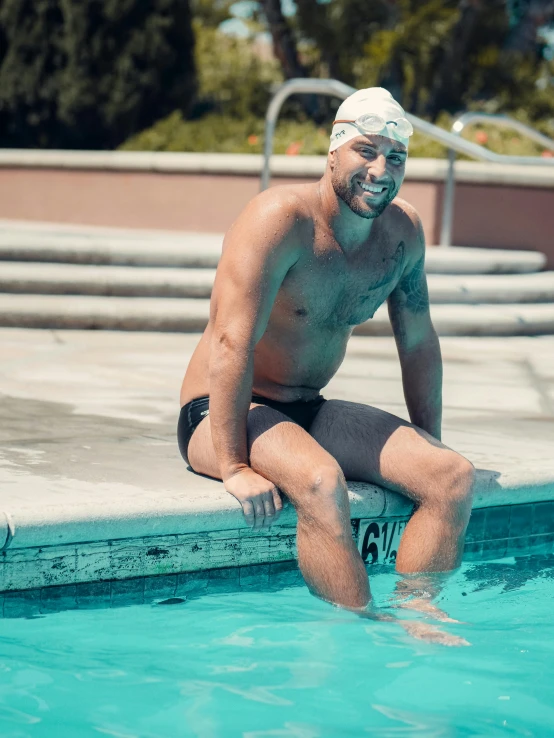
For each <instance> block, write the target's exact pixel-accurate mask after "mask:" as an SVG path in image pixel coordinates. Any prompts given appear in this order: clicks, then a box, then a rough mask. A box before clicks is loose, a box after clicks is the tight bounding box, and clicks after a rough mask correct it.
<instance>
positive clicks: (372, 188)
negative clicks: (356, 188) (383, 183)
mask: <svg viewBox="0 0 554 738" xmlns="http://www.w3.org/2000/svg"><path fill="white" fill-rule="evenodd" d="M360 187H361V188H362V190H365V191H366V192H374V193H375V194H377V195H378V194H379V193H381V192H384V191H385V188H384V187H376V186H375V185H368V184H364V183H363V182H360Z"/></svg>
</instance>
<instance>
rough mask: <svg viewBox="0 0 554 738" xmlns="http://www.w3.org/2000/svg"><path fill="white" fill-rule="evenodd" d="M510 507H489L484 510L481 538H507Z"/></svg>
mask: <svg viewBox="0 0 554 738" xmlns="http://www.w3.org/2000/svg"><path fill="white" fill-rule="evenodd" d="M510 517H511V508H510V507H489V508H487V510H486V512H485V537H484V539H483V540H491V539H493V540H494V539H499V538H507V537H508V536H509V535H510Z"/></svg>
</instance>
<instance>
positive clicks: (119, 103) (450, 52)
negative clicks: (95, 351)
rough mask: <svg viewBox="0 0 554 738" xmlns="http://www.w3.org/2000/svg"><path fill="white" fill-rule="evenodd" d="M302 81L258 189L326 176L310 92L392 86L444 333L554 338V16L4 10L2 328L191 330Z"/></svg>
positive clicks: (157, 2) (323, 6) (325, 120)
mask: <svg viewBox="0 0 554 738" xmlns="http://www.w3.org/2000/svg"><path fill="white" fill-rule="evenodd" d="M302 78H304V79H306V78H309V86H310V87H311V88H312V89H310V90H309V91H308V92H306V91H305V92H304V93H303V94H294V95H291V96H289V97H288V98H287V99H286V101H285V103H284V105H283V107H282V109H281V110H280V113H279V116H278V119H277V126H276V130H275V136H274V139H273V152H274V154H275V155H274V156H273V157H272V159H271V171H270V174H271V176H270V177H268V183H269V185H270V186H273V185H275V184H298V183H302V182H304V183H306V182H316V181H317V180H318V179H319V178H320V176H321V175H322V173H323V171H324V169H325V166H326V154H327V150H328V144H329V134H330V131H331V123H332V120H333V118H334V117H335V111H336V109H337V107H338V105H339V104H340V102H341V100H340V99H339V98H338V97H336V98H335V97H332V96H330V95H323V94H315V93H314V92H313V86H314V84H316V85H317V80H319V81H321V80H330V79H331V80H338V81H339V82H340V83H342V84H343V86H347V85H348V86H350V88H360V87H367V86H372V85H381V86H383V87H386V88H388V89H389V90H390V91H391V92H392V93H393V94H394V96H395V97H396V98H397V99H398V100H399V101H400V102H401V103H402V105H403V106H404V108H405V109H406V110H407V111H408V112H409V113H411V114H413V115H415V116H417V120H416V119H414V123H415V127H416V132H415V134H414V136H413V138H412V140H411V142H410V157H409V159H408V163H407V167H406V177H405V180H404V183H403V185H402V189H401V191H400V195H401V196H402V197H404V198H405V199H406V200H407V201H408V202H410V203H411V204H412V205H413V206H414V207H415V208H416V209H417V211H418V212H419V214H420V217H421V220H422V224H423V229H424V231H425V236H426V240H427V244H428V245H429V246H430V247H433V246H441V247H449V248H429V249H428V256H427V262H426V264H427V272H428V275H429V280H430V281H429V285H430V294H431V302H432V309H433V320H434V322H435V325H436V326H437V329H438V330H439V332H440V333H441V334H442V335H463V336H482V335H487V336H494V335H496V336H498V335H502V336H520V335H533V336H535V335H543V334H554V239H553V238H552V234H553V233H554V0H239V1H238V2H236V1H235V0H0V325H4V326H17V327H25V326H27V327H44V328H59V327H72V328H114V329H126V330H176V331H198V330H202V329H203V327H204V326H205V325H206V321H207V319H208V314H209V297H210V294H211V288H212V283H213V278H214V268H215V267H216V265H217V263H218V259H219V255H220V252H221V244H222V241H223V237H224V233H225V231H226V230H227V229H228V228H229V226H230V225H231V223H232V222H233V221H234V220H235V218H236V217H237V215H238V214H239V212H240V211H241V210H242V208H243V207H244V206H245V205H246V203H247V202H248V201H249V200H250V199H251V198H252V197H254V196H255V195H256V194H257V193H258V192H259V191H260V188H261V187H263V186H264V185H265V180H264V178H263V177H262V176H261V175H262V172H263V171H264V168H263V158H262V155H261V154H262V152H263V149H264V138H265V135H264V133H265V128H264V119H265V116H266V112H267V110H268V105H269V103H270V101H271V100H272V98H273V96H274V95H275V94H276V91H277V90H279V89H280V88H282V86H283V84H285V83H287V81H289V80H293V79H301V80H302ZM295 84H296V83H295ZM304 84H305V86H306V85H307V83H304ZM321 84H326V83H323V82H321ZM339 86H340V85H339ZM350 88H349V89H350ZM345 89H346V88H345ZM342 92H344V90H343V91H342ZM333 94H337V95H340V94H342V93H341V91H340V90H338V89H337V86H336V85H335V87H334V89H333ZM345 94H348V92H346V93H345ZM471 111H474V112H479V113H480V114H484V115H482V116H481V118H480V119H479V120H473V121H470V122H469V123H468V124H467V125H463V126H462V125H461V124H460V122H459V116H460V115H462V114H463V115H466V114H468V112H469V113H471ZM498 114H502V115H503V116H510V118H511V121H510V125H509V126H508V127H506V125H505V123H506V120H505V118H504V119H503V120H497V119H496V120H493V119H492V118H491V116H493V115H498ZM434 126H435V127H434ZM456 126H457V127H456ZM514 126H515V127H514ZM518 126H519V127H518ZM425 131H427V133H425ZM452 131H453V133H452ZM429 134H430V135H429ZM460 136H461V138H460ZM464 139H465V140H464ZM268 140H269V137H268ZM446 146H448V147H450V148H446ZM506 157H512V158H506ZM265 171H267V170H265ZM154 298H155V299H154ZM173 298H180V299H179V300H175V299H173ZM359 331H360V332H362V333H366V334H372V335H387V334H388V333H389V332H390V326H389V322H388V318H387V316H386V311H385V310H384V308H383V310H382V311H381V312H379V313H378V314H377V315H376V317H375V318H374V319H373V320H372V321H368V323H367V324H364V326H362V327H360V328H359Z"/></svg>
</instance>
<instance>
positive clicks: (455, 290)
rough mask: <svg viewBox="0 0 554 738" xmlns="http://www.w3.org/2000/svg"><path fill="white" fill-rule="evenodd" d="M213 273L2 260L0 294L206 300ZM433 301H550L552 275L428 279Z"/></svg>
mask: <svg viewBox="0 0 554 738" xmlns="http://www.w3.org/2000/svg"><path fill="white" fill-rule="evenodd" d="M214 276H215V271H214V270H213V269H188V268H184V269H171V268H167V267H165V268H164V267H143V268H141V269H138V268H137V267H121V266H98V265H92V264H85V265H83V264H48V263H40V262H39V263H37V262H3V263H1V264H0V292H10V293H28V294H68V295H105V296H120V297H125V296H133V297H179V298H182V297H194V298H208V297H209V296H210V294H211V290H212V284H213V280H214ZM428 282H429V292H430V296H431V301H432V302H434V303H458V304H480V303H488V304H502V303H508V304H509V303H514V304H515V303H532V302H534V303H538V302H554V272H535V273H530V274H492V275H466V276H461V275H460V276H458V275H444V274H430V275H429V277H428Z"/></svg>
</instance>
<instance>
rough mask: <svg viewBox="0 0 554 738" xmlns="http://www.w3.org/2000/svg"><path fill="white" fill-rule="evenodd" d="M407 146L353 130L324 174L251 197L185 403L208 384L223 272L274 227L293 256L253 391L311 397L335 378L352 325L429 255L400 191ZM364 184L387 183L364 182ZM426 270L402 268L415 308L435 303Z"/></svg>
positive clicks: (258, 348)
mask: <svg viewBox="0 0 554 738" xmlns="http://www.w3.org/2000/svg"><path fill="white" fill-rule="evenodd" d="M375 141H377V142H378V143H379V144H380V146H373V145H372V143H374V142H375ZM402 148H403V147H402V146H401V145H399V144H396V143H395V142H392V141H390V140H389V139H383V138H382V137H380V136H373V137H360V138H359V139H354V140H353V141H351V142H349V144H345V145H344V147H341V148H340V149H339V150H337V152H334V154H335V156H334V159H335V162H334V164H335V165H334V166H332V163H331V162H330V164H329V167H328V170H327V172H326V175H325V176H324V178H323V180H322V181H321V182H319V183H317V184H305V185H287V186H281V187H274V188H272V189H271V190H269V191H267V192H265V193H262V194H261V195H259V196H258V197H257V198H255V199H254V201H252V202H251V203H250V205H249V206H248V207H247V208H246V210H245V211H244V213H243V214H242V215H241V216H240V218H239V219H238V221H237V222H236V223H235V224H233V226H232V227H231V229H230V231H229V232H228V234H227V236H226V238H225V243H224V250H223V256H222V259H221V263H220V267H219V269H218V274H217V277H216V281H215V284H214V290H213V293H212V303H211V319H210V322H209V324H208V326H207V328H206V331H205V332H204V334H203V336H202V338H201V340H200V342H199V344H198V347H197V348H196V350H195V352H194V354H193V356H192V359H191V361H190V363H189V366H188V369H187V373H186V375H185V378H184V381H183V385H182V389H181V405H184V404H185V403H186V402H189V401H190V400H192V399H194V398H195V397H199V396H202V395H209V394H210V377H209V362H210V347H211V343H212V338H213V328H214V320H215V317H216V316H217V310H218V303H219V301H220V295H221V294H222V293H223V292H224V291H225V290H226V288H227V286H228V285H227V282H226V279H225V276H226V275H227V274H228V272H229V271H232V269H233V268H237V263H238V262H240V260H244V259H246V258H248V253H247V252H248V248H247V244H245V243H244V241H243V239H244V238H246V239H249V240H250V241H251V249H252V251H255V250H256V249H258V248H259V247H258V244H259V242H260V241H261V240H264V236H265V238H266V240H271V238H272V237H273V236H274V233H273V231H275V232H277V234H278V237H279V236H281V234H282V238H279V242H278V243H275V244H272V246H271V248H274V249H275V251H277V250H279V249H281V251H286V252H287V254H288V256H289V261H290V264H289V265H288V268H287V270H286V273H285V274H284V278H283V279H282V281H281V283H280V284H279V285H277V288H276V291H275V298H274V302H273V304H272V306H271V309H270V313H269V315H268V317H267V323H266V325H265V329H264V331H263V333H262V335H260V337H259V340H258V341H257V343H256V345H255V348H254V368H253V392H254V393H256V394H260V395H264V396H266V397H269V398H272V399H275V400H280V401H283V402H289V401H294V400H308V399H311V398H313V397H315V396H316V395H317V394H318V393H319V391H320V390H321V389H322V388H323V387H324V386H325V385H326V384H327V383H328V382H329V381H330V379H331V378H332V377H333V375H334V374H335V373H336V371H337V370H338V368H339V366H340V365H341V363H342V361H343V358H344V355H345V351H346V346H347V343H348V339H349V337H350V335H351V334H352V331H353V329H354V327H355V326H356V325H359V324H361V323H363V322H365V321H366V320H369V319H371V318H372V317H373V315H374V314H375V311H376V310H377V308H378V307H379V306H380V305H381V304H382V303H383V302H385V300H387V298H389V297H390V296H391V293H393V291H394V290H395V288H396V287H397V286H398V285H399V282H400V281H401V279H402V277H403V273H404V271H405V270H406V267H407V266H408V265H410V266H414V265H413V264H410V261H413V260H414V256H415V257H416V258H417V259H419V258H420V256H421V254H420V252H421V227H420V225H419V219H418V216H417V214H416V213H415V211H414V209H413V208H412V207H411V206H410V205H408V203H406V202H404V201H403V200H401V199H400V198H395V195H396V193H397V192H398V189H399V187H400V184H401V182H402V179H403V175H404V163H405V155H404V154H403V153H402ZM331 157H333V155H330V159H331ZM339 157H340V158H339ZM362 184H365V185H366V186H367V185H370V186H373V187H377V188H379V187H380V188H384V189H383V192H381V193H371V192H366V191H364V189H363V188H362ZM341 188H342V189H341ZM337 189H339V190H340V196H339V197H337V195H336V190H337ZM389 203H390V204H389ZM244 221H246V227H245V223H244ZM256 224H259V225H258V226H257V225H256ZM261 248H264V247H263V246H262V247H261ZM231 261H235V264H234V265H232V266H231V268H230V269H228V268H227V267H228V266H229V263H230V262H231ZM415 266H416V267H417V264H415ZM239 268H240V267H239ZM422 275H423V263H421V268H416V270H415V275H414V273H413V272H411V273H410V276H409V277H408V275H406V276H405V277H404V278H405V279H410V280H411V285H410V284H408V283H407V282H406V284H404V287H405V288H406V289H408V291H409V293H410V294H409V297H410V299H411V300H412V303H413V306H414V308H415V309H416V310H417V309H419V308H421V309H424V310H426V309H427V308H428V303H427V296H426V292H425V289H424V288H423V287H422V285H421V279H422ZM231 280H232V276H231ZM269 289H271V287H269ZM418 301H419V302H420V303H421V304H420V305H419V306H418V304H417V303H418ZM391 317H393V319H394V316H391Z"/></svg>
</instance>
